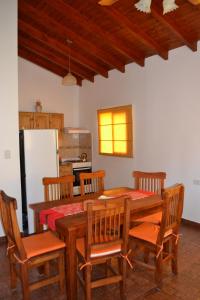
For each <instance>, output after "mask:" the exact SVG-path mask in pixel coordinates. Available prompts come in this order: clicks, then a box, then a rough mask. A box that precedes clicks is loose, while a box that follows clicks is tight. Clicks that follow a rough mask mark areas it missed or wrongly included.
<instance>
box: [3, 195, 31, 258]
mask: <svg viewBox="0 0 200 300" xmlns="http://www.w3.org/2000/svg"><path fill="white" fill-rule="evenodd" d="M16 209H17V201H16V199H15V198H11V197H9V196H7V195H6V194H5V193H4V192H3V191H0V215H1V220H2V225H3V229H4V231H5V234H6V237H7V241H8V254H9V255H10V254H13V253H15V254H16V255H17V257H18V258H19V259H21V260H22V261H23V260H25V259H26V258H27V257H26V252H25V249H24V246H23V243H22V239H21V233H20V230H19V225H18V221H17V215H16Z"/></svg>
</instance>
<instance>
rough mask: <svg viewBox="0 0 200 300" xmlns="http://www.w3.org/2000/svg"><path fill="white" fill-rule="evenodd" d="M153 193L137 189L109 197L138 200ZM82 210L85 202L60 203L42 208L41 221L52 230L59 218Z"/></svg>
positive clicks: (54, 228)
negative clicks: (127, 197)
mask: <svg viewBox="0 0 200 300" xmlns="http://www.w3.org/2000/svg"><path fill="white" fill-rule="evenodd" d="M153 194H154V193H152V192H146V191H141V190H135V191H130V192H126V193H121V194H113V195H109V197H108V198H114V197H121V196H125V195H127V196H129V197H131V199H132V200H136V199H141V198H145V197H149V196H150V195H153ZM102 199H103V198H102ZM105 199H106V198H105ZM88 201H95V200H87V201H85V202H88ZM96 201H97V200H96ZM96 201H95V202H96ZM99 201H100V200H99ZM81 212H84V204H83V202H79V203H71V204H65V205H59V206H56V207H52V208H50V209H45V210H42V211H41V212H40V223H41V224H43V225H45V224H46V225H48V227H49V228H50V229H51V230H53V231H55V230H56V227H55V222H56V220H57V219H59V218H63V217H65V216H69V215H74V214H78V213H81Z"/></svg>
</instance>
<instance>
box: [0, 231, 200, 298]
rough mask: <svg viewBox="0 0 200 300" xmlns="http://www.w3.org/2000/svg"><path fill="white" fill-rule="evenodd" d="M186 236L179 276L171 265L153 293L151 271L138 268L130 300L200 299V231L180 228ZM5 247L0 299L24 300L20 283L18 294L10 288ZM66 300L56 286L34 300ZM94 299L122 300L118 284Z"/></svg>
mask: <svg viewBox="0 0 200 300" xmlns="http://www.w3.org/2000/svg"><path fill="white" fill-rule="evenodd" d="M181 233H182V234H183V236H182V237H181V240H180V247H179V250H180V251H179V274H178V276H174V275H173V274H172V273H171V270H170V265H169V266H166V268H165V272H164V282H163V283H164V284H163V289H162V291H160V292H158V291H155V290H154V287H155V285H154V278H153V273H152V272H149V271H148V272H147V271H144V270H143V269H141V267H140V268H137V269H136V271H135V272H133V271H132V270H130V271H129V274H128V279H127V293H128V298H127V300H136V299H137V300H142V299H145V300H146V299H147V300H169V299H170V300H171V299H172V300H200V230H199V229H195V228H192V227H189V226H186V225H183V226H182V227H181ZM5 252H6V247H5V246H0V300H21V299H22V296H21V289H20V284H18V287H17V289H16V290H15V291H13V292H11V290H10V288H9V269H8V261H7V258H6V257H5ZM38 299H40V300H55V299H57V300H64V299H66V296H65V295H63V296H59V290H58V287H57V286H55V285H54V286H49V287H45V288H41V289H40V290H37V291H34V292H33V293H32V295H31V300H38ZM78 299H79V300H83V299H84V294H83V291H82V289H81V288H80V289H79V295H78ZM93 299H94V300H103V299H104V300H111V299H115V300H119V299H120V297H119V288H118V286H117V285H113V286H108V287H103V288H98V289H96V290H94V291H93Z"/></svg>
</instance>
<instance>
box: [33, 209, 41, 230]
mask: <svg viewBox="0 0 200 300" xmlns="http://www.w3.org/2000/svg"><path fill="white" fill-rule="evenodd" d="M34 225H35V232H36V233H39V232H42V231H43V225H41V224H40V213H39V212H34Z"/></svg>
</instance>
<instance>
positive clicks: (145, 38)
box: [101, 6, 168, 60]
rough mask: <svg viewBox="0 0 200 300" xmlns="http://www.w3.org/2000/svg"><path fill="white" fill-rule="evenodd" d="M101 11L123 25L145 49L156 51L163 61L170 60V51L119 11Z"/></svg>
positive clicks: (110, 8)
mask: <svg viewBox="0 0 200 300" xmlns="http://www.w3.org/2000/svg"><path fill="white" fill-rule="evenodd" d="M101 9H102V10H103V11H104V12H105V13H106V14H107V15H108V16H109V17H112V19H113V20H114V21H115V22H117V23H118V24H123V27H124V28H125V29H126V30H129V32H130V33H131V34H132V36H133V38H134V39H137V40H138V41H139V42H140V43H142V44H143V45H144V46H145V47H147V48H149V49H151V50H154V51H155V52H156V53H158V54H159V55H160V56H161V57H162V58H163V59H165V60H166V59H168V50H166V49H164V48H163V47H162V46H161V45H159V44H158V43H157V42H156V41H155V40H153V39H152V38H151V37H150V36H149V35H148V34H146V33H145V32H144V31H143V30H141V29H140V27H139V26H138V25H136V24H134V23H133V22H132V21H131V20H130V19H129V18H128V17H126V16H125V15H123V14H122V13H121V12H120V11H119V10H117V9H116V8H114V7H113V6H110V7H103V6H101Z"/></svg>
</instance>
